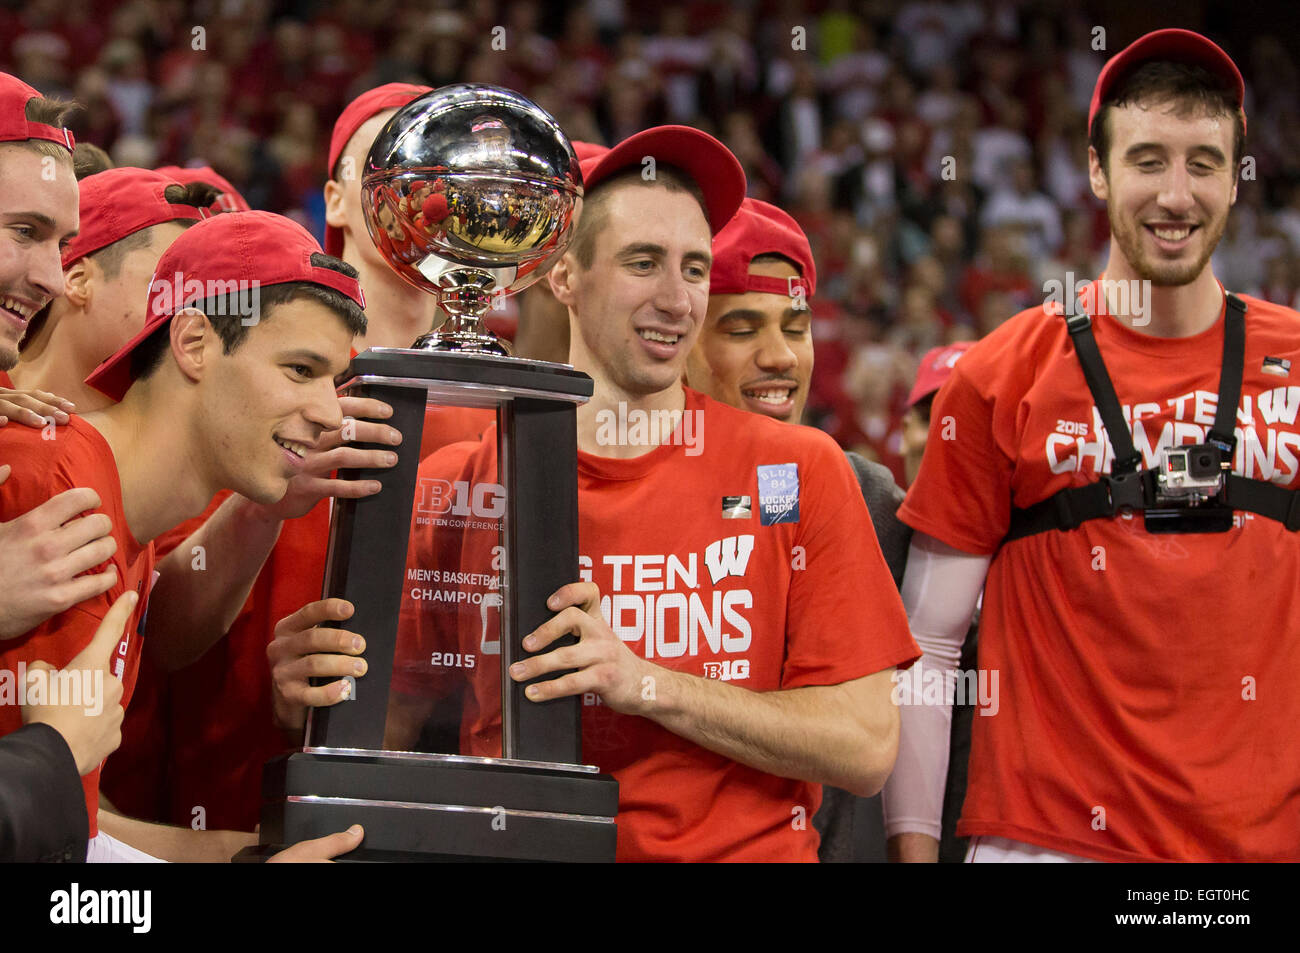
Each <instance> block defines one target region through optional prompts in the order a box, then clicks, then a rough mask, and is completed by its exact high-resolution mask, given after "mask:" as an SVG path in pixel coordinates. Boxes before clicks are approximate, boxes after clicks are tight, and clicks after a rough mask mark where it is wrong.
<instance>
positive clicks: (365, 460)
mask: <svg viewBox="0 0 1300 953" xmlns="http://www.w3.org/2000/svg"><path fill="white" fill-rule="evenodd" d="M396 463H397V454H395V453H394V452H393V451H391V450H362V449H361V448H359V447H335V448H334V449H332V450H325V451H320V450H317V451H313V452H312V454H311V456H310V457H309V458H308V461H307V468H308V469H309V470H310V471H311V472H312V473H316V474H325V473H329V472H330V471H331V470H344V469H357V470H360V469H371V468H373V469H384V468H387V467H391V466H394V465H396ZM349 482H356V481H349ZM362 482H363V483H372V482H375V481H362ZM375 485H376V487H377V486H378V484H377V483H376V484H375Z"/></svg>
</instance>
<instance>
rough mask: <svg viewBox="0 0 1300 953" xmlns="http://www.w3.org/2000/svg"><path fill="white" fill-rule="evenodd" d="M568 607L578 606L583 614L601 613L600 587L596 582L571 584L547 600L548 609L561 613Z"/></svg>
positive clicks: (552, 594) (556, 591) (558, 590)
mask: <svg viewBox="0 0 1300 953" xmlns="http://www.w3.org/2000/svg"><path fill="white" fill-rule="evenodd" d="M566 606H578V607H579V608H580V609H582V611H583V612H586V613H589V614H590V613H593V612H599V611H600V587H599V586H597V585H596V584H595V583H594V582H571V583H569V584H568V585H566V586H561V587H560V588H559V589H557V590H555V592H553V593H551V597H550V598H549V599H547V600H546V607H547V608H548V609H550V610H551V611H552V612H559V611H560V610H561V609H563V608H565V607H566Z"/></svg>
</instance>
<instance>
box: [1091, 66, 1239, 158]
mask: <svg viewBox="0 0 1300 953" xmlns="http://www.w3.org/2000/svg"><path fill="white" fill-rule="evenodd" d="M1131 103H1173V104H1174V107H1175V110H1176V112H1175V115H1177V116H1178V117H1179V118H1186V117H1188V116H1191V115H1193V114H1195V113H1198V112H1199V113H1203V114H1204V115H1208V116H1211V117H1217V116H1230V117H1232V121H1233V143H1232V164H1233V169H1234V177H1235V174H1236V173H1235V170H1236V169H1237V168H1238V167H1240V165H1241V156H1242V153H1243V152H1244V151H1245V148H1246V117H1245V114H1244V113H1243V112H1242V111H1241V108H1240V107H1239V106H1238V105H1237V102H1236V92H1235V90H1234V89H1233V88H1232V86H1230V85H1229V84H1228V81H1227V80H1226V79H1224V78H1223V77H1221V76H1219V75H1218V74H1216V73H1212V72H1210V71H1209V70H1207V69H1205V68H1204V67H1201V66H1194V65H1192V64H1190V63H1173V62H1167V61H1165V60H1152V61H1150V62H1147V63H1143V64H1142V65H1141V66H1139V67H1137V68H1136V69H1134V70H1133V71H1132V72H1130V73H1129V74H1128V75H1126V76H1125V77H1123V78H1122V79H1121V80H1120V81H1119V82H1118V83H1116V84H1115V85H1114V86H1113V87H1112V88H1111V90H1110V92H1109V93H1108V94H1107V96H1106V98H1105V100H1103V101H1102V103H1101V106H1100V107H1099V108H1098V109H1097V115H1096V116H1095V117H1093V120H1092V127H1091V128H1090V129H1089V130H1088V145H1090V146H1092V147H1093V148H1094V149H1096V150H1097V158H1098V159H1100V160H1101V169H1102V172H1103V173H1105V172H1106V168H1107V159H1108V158H1109V155H1108V154H1109V152H1110V124H1109V123H1108V122H1107V121H1106V120H1107V118H1108V117H1109V116H1110V112H1111V110H1112V109H1113V108H1115V107H1116V106H1127V105H1129V104H1131Z"/></svg>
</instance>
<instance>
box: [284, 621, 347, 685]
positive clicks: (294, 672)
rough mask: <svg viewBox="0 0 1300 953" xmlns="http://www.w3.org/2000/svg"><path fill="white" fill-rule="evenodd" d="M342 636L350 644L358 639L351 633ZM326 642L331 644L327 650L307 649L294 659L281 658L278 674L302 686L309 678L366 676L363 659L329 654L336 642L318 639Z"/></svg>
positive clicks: (323, 630)
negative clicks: (354, 639)
mask: <svg viewBox="0 0 1300 953" xmlns="http://www.w3.org/2000/svg"><path fill="white" fill-rule="evenodd" d="M313 631H314V632H318V633H322V634H324V633H327V632H328V633H334V632H337V631H339V630H337V629H315V630H313ZM343 635H344V636H346V637H347V639H348V641H349V642H351V641H352V640H353V638H359V636H353V634H352V633H351V632H345V633H343ZM327 641H328V642H330V643H331V646H330V649H329V650H324V651H322V650H320V649H315V648H309V649H307V650H306V651H305V652H303V653H302V654H301V655H298V656H297V657H296V658H294V657H293V656H291V655H286V656H284V657H282V658H281V659H280V661H279V662H278V663H277V664H278V669H279V672H278V674H280V675H282V676H283V677H284V678H285V679H292V680H294V681H295V682H301V683H303V684H306V680H307V679H309V678H327V677H329V676H338V677H343V676H346V675H364V674H366V671H367V669H368V668H369V666H368V665H367V664H366V660H365V659H363V658H355V657H354V656H351V655H336V654H330V651H332V649H333V644H332V643H334V642H335V641H336V640H335V639H333V638H329V639H326V638H322V639H320V642H322V643H324V642H327ZM320 687H324V686H320Z"/></svg>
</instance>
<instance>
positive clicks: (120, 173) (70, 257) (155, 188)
mask: <svg viewBox="0 0 1300 953" xmlns="http://www.w3.org/2000/svg"><path fill="white" fill-rule="evenodd" d="M79 185H80V190H81V197H80V204H81V231H80V232H78V233H77V236H76V237H75V238H73V239H72V241H71V242H69V243H68V247H67V248H66V249H64V251H63V267H64V268H67V267H68V266H69V265H71V264H72V263H73V262H74V261H76V260H77V259H79V258H85V257H86V256H87V255H89V254H91V253H92V252H97V251H99V250H100V249H101V248H107V247H108V246H109V245H112V244H113V243H114V242H119V241H121V240H122V239H124V238H126V236H128V235H133V234H135V233H136V232H138V231H140V230H141V229H144V228H150V227H151V226H154V225H161V224H162V223H163V222H172V221H175V220H176V219H190V220H193V219H199V218H203V217H205V216H206V215H207V214H208V210H207V209H197V208H195V207H194V206H192V205H173V204H172V203H171V202H168V201H167V198H166V196H165V195H164V194H163V193H164V192H166V190H167V187H168V186H171V185H180V183H179V182H177V181H176V180H175V179H171V178H168V177H167V176H165V175H161V174H160V173H158V172H150V171H149V170H148V169H133V168H130V167H126V166H124V167H122V168H120V169H106V170H104V171H103V172H97V173H95V174H94V175H89V176H86V178H84V179H82V180H81V182H80V183H79Z"/></svg>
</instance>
